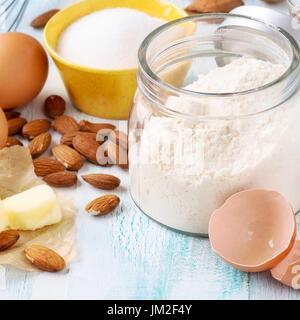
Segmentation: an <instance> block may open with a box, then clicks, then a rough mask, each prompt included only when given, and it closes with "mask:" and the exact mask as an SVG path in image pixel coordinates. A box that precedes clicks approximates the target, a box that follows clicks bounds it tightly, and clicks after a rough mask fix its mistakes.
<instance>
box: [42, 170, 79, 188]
mask: <svg viewBox="0 0 300 320" xmlns="http://www.w3.org/2000/svg"><path fill="white" fill-rule="evenodd" d="M43 180H44V181H45V182H46V183H47V184H49V185H50V186H52V187H71V186H73V185H74V184H75V183H76V182H77V175H76V174H75V173H74V172H70V171H61V172H56V173H52V174H49V175H48V176H45V177H44V178H43Z"/></svg>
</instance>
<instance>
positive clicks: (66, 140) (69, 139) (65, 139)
mask: <svg viewBox="0 0 300 320" xmlns="http://www.w3.org/2000/svg"><path fill="white" fill-rule="evenodd" d="M76 134H80V135H81V136H82V137H86V138H87V139H92V140H94V141H96V133H93V132H80V131H72V132H68V133H66V134H64V135H63V136H62V137H61V139H60V143H61V144H65V145H67V146H69V147H72V146H73V138H75V136H76Z"/></svg>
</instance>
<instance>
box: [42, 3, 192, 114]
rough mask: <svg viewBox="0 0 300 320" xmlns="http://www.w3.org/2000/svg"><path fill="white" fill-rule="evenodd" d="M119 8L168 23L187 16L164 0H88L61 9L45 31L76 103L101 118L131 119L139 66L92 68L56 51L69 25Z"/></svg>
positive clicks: (50, 48) (45, 41) (45, 35)
mask: <svg viewBox="0 0 300 320" xmlns="http://www.w3.org/2000/svg"><path fill="white" fill-rule="evenodd" d="M115 7H127V8H131V9H136V10H139V11H142V12H145V13H147V14H149V15H151V16H153V17H156V18H162V19H164V20H166V21H168V22H169V21H172V20H175V19H179V18H182V17H184V16H186V13H185V12H184V11H183V10H181V9H179V8H177V7H176V6H174V5H172V4H170V3H168V2H166V1H164V0H102V1H100V0H85V1H82V2H79V3H76V4H74V5H71V6H70V7H67V8H66V9H64V10H61V11H60V12H58V13H57V14H56V15H55V16H54V17H53V18H52V19H50V21H49V22H48V23H47V25H46V27H45V31H44V43H45V46H46V48H47V50H48V52H49V53H50V55H51V56H52V58H53V60H54V62H55V64H56V66H57V68H58V69H59V71H60V74H61V77H62V79H63V81H64V83H65V86H66V89H67V91H68V94H69V97H70V99H71V101H72V103H73V105H74V106H76V107H77V108H78V109H80V110H82V111H83V112H86V113H88V114H91V115H94V116H98V117H101V118H109V119H127V118H128V113H129V110H130V108H131V104H132V101H133V96H134V94H135V91H136V88H137V79H136V74H137V69H136V68H134V69H124V70H103V69H94V68H88V67H84V66H81V65H77V64H74V63H71V62H69V61H67V60H65V59H63V58H62V57H60V56H59V55H58V54H57V52H56V44H57V40H58V38H59V36H60V34H61V32H62V31H63V30H64V29H65V28H66V27H67V26H68V25H69V24H71V23H72V22H73V21H75V20H77V19H78V18H80V17H82V16H84V15H87V14H89V13H92V12H94V11H97V10H101V9H106V8H115ZM79 46H80V44H79Z"/></svg>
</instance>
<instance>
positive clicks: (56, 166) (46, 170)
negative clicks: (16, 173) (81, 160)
mask: <svg viewBox="0 0 300 320" xmlns="http://www.w3.org/2000/svg"><path fill="white" fill-rule="evenodd" d="M33 166H34V172H35V174H36V175H37V176H40V177H44V176H47V175H49V174H51V173H55V172H60V171H64V170H66V167H65V166H64V165H63V164H62V163H60V162H59V161H57V160H56V159H52V158H38V159H35V160H33Z"/></svg>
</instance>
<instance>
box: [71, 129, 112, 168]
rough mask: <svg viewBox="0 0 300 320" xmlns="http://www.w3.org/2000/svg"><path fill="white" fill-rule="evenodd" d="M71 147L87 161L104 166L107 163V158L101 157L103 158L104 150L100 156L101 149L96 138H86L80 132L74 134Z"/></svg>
mask: <svg viewBox="0 0 300 320" xmlns="http://www.w3.org/2000/svg"><path fill="white" fill-rule="evenodd" d="M73 147H74V148H75V149H76V150H77V151H78V152H79V153H80V154H81V155H83V156H84V157H85V158H86V159H87V160H88V161H90V162H92V163H94V164H100V165H104V166H105V165H106V164H107V163H108V161H107V160H105V159H102V158H104V152H103V156H101V150H102V149H101V147H100V144H99V143H98V142H97V141H96V140H92V139H89V138H86V137H85V136H83V135H81V134H76V136H75V138H74V139H73ZM98 160H99V161H98Z"/></svg>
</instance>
